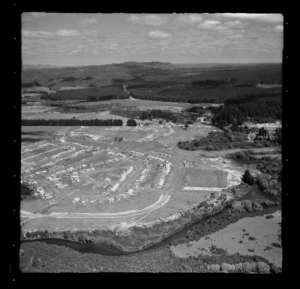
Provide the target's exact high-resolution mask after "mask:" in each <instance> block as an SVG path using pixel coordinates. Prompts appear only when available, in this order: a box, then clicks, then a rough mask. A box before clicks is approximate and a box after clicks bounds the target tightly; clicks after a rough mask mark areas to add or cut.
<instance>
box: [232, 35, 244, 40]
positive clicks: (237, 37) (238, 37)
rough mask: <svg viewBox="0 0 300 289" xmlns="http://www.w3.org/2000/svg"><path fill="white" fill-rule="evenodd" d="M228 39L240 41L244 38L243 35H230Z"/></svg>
mask: <svg viewBox="0 0 300 289" xmlns="http://www.w3.org/2000/svg"><path fill="white" fill-rule="evenodd" d="M228 37H229V38H230V39H241V38H244V35H243V34H236V35H230V36H228Z"/></svg>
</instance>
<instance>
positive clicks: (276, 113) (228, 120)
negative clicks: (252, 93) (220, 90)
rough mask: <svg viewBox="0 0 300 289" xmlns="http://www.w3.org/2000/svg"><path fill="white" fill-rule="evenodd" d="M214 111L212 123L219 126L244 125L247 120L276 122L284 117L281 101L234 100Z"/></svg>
mask: <svg viewBox="0 0 300 289" xmlns="http://www.w3.org/2000/svg"><path fill="white" fill-rule="evenodd" d="M212 113H213V117H212V124H213V125H214V126H218V127H225V126H227V125H230V124H236V125H242V124H243V123H244V122H245V121H247V120H251V121H255V122H258V123H264V122H274V121H276V120H281V118H282V104H281V103H280V102H279V101H259V102H254V101H251V102H242V103H239V102H238V101H233V102H229V104H228V102H227V103H225V105H223V106H220V107H218V108H215V109H214V110H213V111H212Z"/></svg>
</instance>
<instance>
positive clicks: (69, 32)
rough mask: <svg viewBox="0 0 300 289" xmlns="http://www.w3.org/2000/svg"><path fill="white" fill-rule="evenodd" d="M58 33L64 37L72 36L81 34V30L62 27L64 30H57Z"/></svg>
mask: <svg viewBox="0 0 300 289" xmlns="http://www.w3.org/2000/svg"><path fill="white" fill-rule="evenodd" d="M56 34H57V35H58V36H62V37H72V36H79V35H80V32H79V31H77V30H73V29H71V30H64V29H62V30H58V31H56Z"/></svg>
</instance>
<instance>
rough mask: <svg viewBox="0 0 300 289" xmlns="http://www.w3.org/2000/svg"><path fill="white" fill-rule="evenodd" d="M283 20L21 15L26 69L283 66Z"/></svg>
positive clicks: (278, 16) (241, 15)
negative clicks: (40, 66) (155, 64)
mask: <svg viewBox="0 0 300 289" xmlns="http://www.w3.org/2000/svg"><path fill="white" fill-rule="evenodd" d="M282 50H283V16H282V15H281V14H244V13H235V14H232V13H224V14H101V13H99V14H98V13H97V14H82V13H42V12H27V13H23V14H22V61H23V64H51V65H57V66H84V65H102V64H111V63H122V62H125V61H138V62H147V61H163V62H172V63H262V62H263V63H265V62H277V63H278V62H281V61H282Z"/></svg>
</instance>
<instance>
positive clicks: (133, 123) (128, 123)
mask: <svg viewBox="0 0 300 289" xmlns="http://www.w3.org/2000/svg"><path fill="white" fill-rule="evenodd" d="M136 125H137V123H136V121H135V120H134V119H132V118H131V119H128V120H127V126H136Z"/></svg>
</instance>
